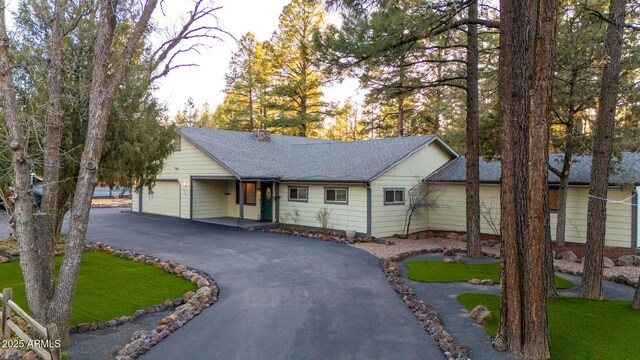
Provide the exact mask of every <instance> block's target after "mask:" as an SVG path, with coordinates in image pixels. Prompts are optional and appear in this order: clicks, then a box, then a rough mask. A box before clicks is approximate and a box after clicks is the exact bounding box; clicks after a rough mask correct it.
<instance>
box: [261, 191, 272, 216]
mask: <svg viewBox="0 0 640 360" xmlns="http://www.w3.org/2000/svg"><path fill="white" fill-rule="evenodd" d="M262 220H263V221H273V186H272V185H271V184H265V183H262Z"/></svg>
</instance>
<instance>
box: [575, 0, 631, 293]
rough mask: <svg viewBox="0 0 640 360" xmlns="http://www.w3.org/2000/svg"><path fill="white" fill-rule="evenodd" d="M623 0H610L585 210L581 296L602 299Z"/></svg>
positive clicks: (622, 29)
mask: <svg viewBox="0 0 640 360" xmlns="http://www.w3.org/2000/svg"><path fill="white" fill-rule="evenodd" d="M625 6H626V1H625V0H611V2H610V5H609V13H610V15H609V16H610V20H611V22H610V23H609V25H608V26H607V32H606V35H605V44H604V50H605V57H606V59H607V63H606V64H605V66H604V69H603V71H602V88H601V89H600V107H599V108H598V116H597V119H596V126H595V127H596V129H595V140H594V143H593V144H594V148H593V160H592V165H591V182H590V186H589V204H588V210H587V244H586V251H585V261H584V274H583V276H582V288H581V289H580V296H582V297H584V298H587V299H602V270H603V267H602V261H603V260H604V243H605V234H606V223H607V201H606V198H607V192H608V189H609V165H610V162H611V151H612V145H613V132H614V128H615V124H614V122H615V111H616V102H617V99H618V88H619V82H620V81H619V80H620V58H621V55H622V36H623V32H624V27H623V25H624V16H625Z"/></svg>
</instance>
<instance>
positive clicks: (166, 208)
mask: <svg viewBox="0 0 640 360" xmlns="http://www.w3.org/2000/svg"><path fill="white" fill-rule="evenodd" d="M142 212H144V213H148V214H158V215H166V216H175V217H179V216H180V184H178V182H177V181H175V180H174V181H157V182H156V186H154V187H153V193H152V194H149V190H148V189H146V188H145V189H144V190H143V193H142Z"/></svg>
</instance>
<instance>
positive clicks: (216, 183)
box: [193, 180, 231, 219]
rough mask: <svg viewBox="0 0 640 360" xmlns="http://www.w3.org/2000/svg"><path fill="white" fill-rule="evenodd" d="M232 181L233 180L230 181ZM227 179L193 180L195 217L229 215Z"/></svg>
mask: <svg viewBox="0 0 640 360" xmlns="http://www.w3.org/2000/svg"><path fill="white" fill-rule="evenodd" d="M229 182H231V181H229ZM227 183H228V182H227V181H223V180H194V181H193V218H194V219H201V218H211V217H223V216H229V215H228V212H227V201H228V200H227V198H228V197H229V195H225V193H227V187H228V185H227Z"/></svg>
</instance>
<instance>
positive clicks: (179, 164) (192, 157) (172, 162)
mask: <svg viewBox="0 0 640 360" xmlns="http://www.w3.org/2000/svg"><path fill="white" fill-rule="evenodd" d="M192 175H193V176H220V177H230V176H233V175H232V174H231V173H230V172H229V171H228V170H227V169H225V168H224V167H223V166H222V165H220V164H219V163H218V162H216V161H215V160H213V159H211V157H209V156H208V155H206V154H205V153H203V152H202V151H201V150H200V149H198V148H197V147H195V146H194V145H193V144H191V143H190V142H189V141H187V140H186V139H185V138H182V143H181V149H180V151H175V152H173V153H172V154H171V155H169V157H168V158H167V159H166V160H165V163H164V168H163V170H162V172H160V174H158V177H157V178H158V180H175V181H176V183H178V182H179V183H180V187H181V189H182V190H181V191H180V197H181V198H180V204H181V209H180V211H179V213H180V217H182V218H186V219H188V218H190V214H189V211H190V202H189V200H190V199H189V196H190V193H191V191H190V189H189V188H188V186H190V176H192ZM185 183H186V184H187V187H186V188H185V186H184V185H185ZM145 191H146V190H145ZM133 196H134V197H135V196H136V194H134V195H133ZM143 206H144V199H143ZM132 210H133V211H137V210H138V207H137V206H136V205H135V204H134V203H133V202H132ZM167 211H169V210H167ZM143 212H145V210H144V209H143Z"/></svg>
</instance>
